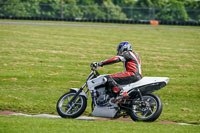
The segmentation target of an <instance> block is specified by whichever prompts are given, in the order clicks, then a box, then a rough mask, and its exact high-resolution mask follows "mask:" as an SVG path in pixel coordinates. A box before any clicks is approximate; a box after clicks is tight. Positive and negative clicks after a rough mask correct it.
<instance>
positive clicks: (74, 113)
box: [56, 92, 87, 118]
mask: <svg viewBox="0 0 200 133" xmlns="http://www.w3.org/2000/svg"><path fill="white" fill-rule="evenodd" d="M75 94H76V93H75V92H68V93H66V94H64V95H63V96H61V97H60V99H59V100H58V102H57V105H56V109H57V112H58V114H59V115H60V116H61V117H62V118H76V117H79V116H80V115H81V114H82V113H83V112H84V111H85V109H86V107H87V99H86V98H85V97H84V96H81V95H78V96H77V98H76V99H75V100H74V101H73V102H72V104H71V105H69V104H68V103H69V101H70V100H71V99H72V98H73V97H74V95H75Z"/></svg>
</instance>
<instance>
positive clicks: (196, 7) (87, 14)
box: [0, 0, 200, 22]
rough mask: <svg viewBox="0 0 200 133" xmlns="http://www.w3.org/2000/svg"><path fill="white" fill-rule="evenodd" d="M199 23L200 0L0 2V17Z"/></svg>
mask: <svg viewBox="0 0 200 133" xmlns="http://www.w3.org/2000/svg"><path fill="white" fill-rule="evenodd" d="M4 16H6V17H44V18H62V19H94V20H98V19H101V20H154V19H156V20H161V21H196V22H200V0H0V17H4Z"/></svg>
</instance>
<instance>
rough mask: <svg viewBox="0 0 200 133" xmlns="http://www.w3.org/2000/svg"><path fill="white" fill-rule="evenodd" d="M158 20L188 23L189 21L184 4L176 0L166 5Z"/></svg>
mask: <svg viewBox="0 0 200 133" xmlns="http://www.w3.org/2000/svg"><path fill="white" fill-rule="evenodd" d="M156 18H157V19H158V20H164V21H187V20H188V19H189V18H188V15H187V12H186V10H185V7H184V4H183V3H182V2H179V1H176V0H169V1H168V2H167V3H165V6H164V7H163V8H162V9H161V10H160V11H159V13H158V14H157V17H156Z"/></svg>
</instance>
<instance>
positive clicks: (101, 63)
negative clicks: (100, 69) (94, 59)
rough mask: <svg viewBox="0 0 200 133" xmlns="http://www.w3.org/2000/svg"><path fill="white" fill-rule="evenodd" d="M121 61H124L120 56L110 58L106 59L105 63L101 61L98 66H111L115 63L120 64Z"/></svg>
mask: <svg viewBox="0 0 200 133" xmlns="http://www.w3.org/2000/svg"><path fill="white" fill-rule="evenodd" d="M123 60H124V58H123V57H122V56H115V57H112V58H110V59H107V60H105V61H101V62H99V63H98V64H99V65H100V66H104V65H110V64H113V63H117V62H120V61H123Z"/></svg>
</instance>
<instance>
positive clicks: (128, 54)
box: [97, 41, 142, 103]
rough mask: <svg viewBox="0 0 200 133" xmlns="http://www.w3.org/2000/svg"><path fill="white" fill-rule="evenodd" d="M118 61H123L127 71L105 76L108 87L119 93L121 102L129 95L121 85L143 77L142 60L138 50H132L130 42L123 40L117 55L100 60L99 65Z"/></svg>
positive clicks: (118, 100) (117, 99)
mask: <svg viewBox="0 0 200 133" xmlns="http://www.w3.org/2000/svg"><path fill="white" fill-rule="evenodd" d="M117 62H123V64H124V69H125V72H119V73H116V74H111V75H108V76H105V77H106V78H107V83H106V88H107V89H108V90H112V91H113V92H114V93H116V94H118V96H117V98H116V102H117V103H119V102H120V101H121V100H122V99H123V98H125V97H128V93H127V92H125V91H124V90H123V89H122V88H121V87H120V86H119V85H124V84H130V83H133V82H136V81H138V80H140V79H141V78H142V71H141V61H140V58H139V56H138V54H137V53H136V52H133V51H132V46H131V44H130V43H129V42H127V41H126V42H121V43H119V44H118V46H117V56H115V57H112V58H110V59H107V60H104V61H100V62H99V63H97V65H98V66H101V67H103V66H105V65H110V64H113V63H117Z"/></svg>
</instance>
